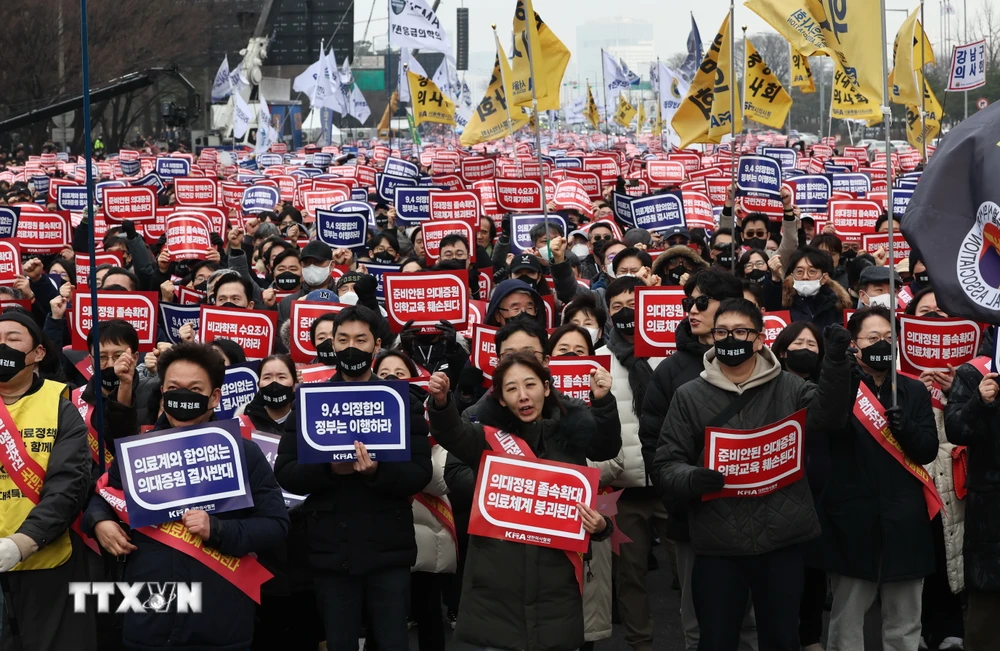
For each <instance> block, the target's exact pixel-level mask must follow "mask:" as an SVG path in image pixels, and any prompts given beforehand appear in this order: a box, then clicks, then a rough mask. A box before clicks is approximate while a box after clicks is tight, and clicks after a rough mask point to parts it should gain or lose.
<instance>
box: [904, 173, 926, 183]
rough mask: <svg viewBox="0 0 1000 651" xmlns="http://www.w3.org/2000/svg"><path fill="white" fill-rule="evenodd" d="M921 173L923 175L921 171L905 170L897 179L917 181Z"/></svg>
mask: <svg viewBox="0 0 1000 651" xmlns="http://www.w3.org/2000/svg"><path fill="white" fill-rule="evenodd" d="M923 175H924V173H923V172H907V173H906V174H904V175H902V176H901V177H899V179H900V180H901V181H903V180H911V181H919V180H920V177H921V176H923Z"/></svg>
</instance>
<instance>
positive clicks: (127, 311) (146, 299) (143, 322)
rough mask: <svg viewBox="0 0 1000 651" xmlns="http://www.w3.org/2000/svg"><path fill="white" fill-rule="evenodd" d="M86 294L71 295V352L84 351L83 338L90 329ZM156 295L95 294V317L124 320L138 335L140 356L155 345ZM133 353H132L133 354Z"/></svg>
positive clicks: (84, 342)
mask: <svg viewBox="0 0 1000 651" xmlns="http://www.w3.org/2000/svg"><path fill="white" fill-rule="evenodd" d="M90 298H91V297H90V292H77V293H76V294H74V295H73V312H72V319H71V322H72V327H73V350H87V335H88V334H90V329H91V327H92V313H93V310H92V309H91V305H92V303H91V301H90ZM159 299H160V297H159V292H103V291H102V292H97V317H98V319H100V320H101V321H108V320H110V319H121V320H123V321H128V322H129V323H131V324H132V327H133V328H135V331H136V333H138V335H139V351H138V352H140V353H148V352H150V351H151V350H153V348H154V347H155V346H156V320H157V317H158V312H157V310H158V307H157V304H158V303H159ZM133 352H135V351H133Z"/></svg>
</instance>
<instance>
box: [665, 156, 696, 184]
mask: <svg viewBox="0 0 1000 651" xmlns="http://www.w3.org/2000/svg"><path fill="white" fill-rule="evenodd" d="M667 160H668V161H677V162H679V163H681V164H682V165H683V166H684V171H685V172H686V173H687V174H688V175H689V176H690V175H691V173H692V172H697V171H700V170H701V156H700V155H699V154H698V153H697V152H693V151H678V152H674V153H672V154H668V155H667ZM691 178H694V177H691Z"/></svg>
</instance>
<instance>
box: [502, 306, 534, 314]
mask: <svg viewBox="0 0 1000 651" xmlns="http://www.w3.org/2000/svg"><path fill="white" fill-rule="evenodd" d="M499 311H500V314H502V315H504V316H505V317H506V316H517V315H518V314H520V313H522V312H524V313H526V314H530V315H531V316H535V304H534V303H528V304H527V305H511V306H510V307H501V308H500V310H499Z"/></svg>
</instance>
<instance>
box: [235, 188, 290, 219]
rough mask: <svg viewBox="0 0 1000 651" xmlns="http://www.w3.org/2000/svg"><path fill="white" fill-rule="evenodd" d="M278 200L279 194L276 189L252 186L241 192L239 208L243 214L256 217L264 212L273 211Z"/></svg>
mask: <svg viewBox="0 0 1000 651" xmlns="http://www.w3.org/2000/svg"><path fill="white" fill-rule="evenodd" d="M280 198H281V193H280V192H279V191H278V189H277V188H274V187H271V186H270V185H254V186H251V187H249V188H247V189H246V190H244V191H243V199H242V200H241V201H240V208H242V209H243V212H245V213H249V214H251V215H256V214H258V213H262V212H264V211H265V210H274V207H275V206H276V205H278V200H279V199H280Z"/></svg>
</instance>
